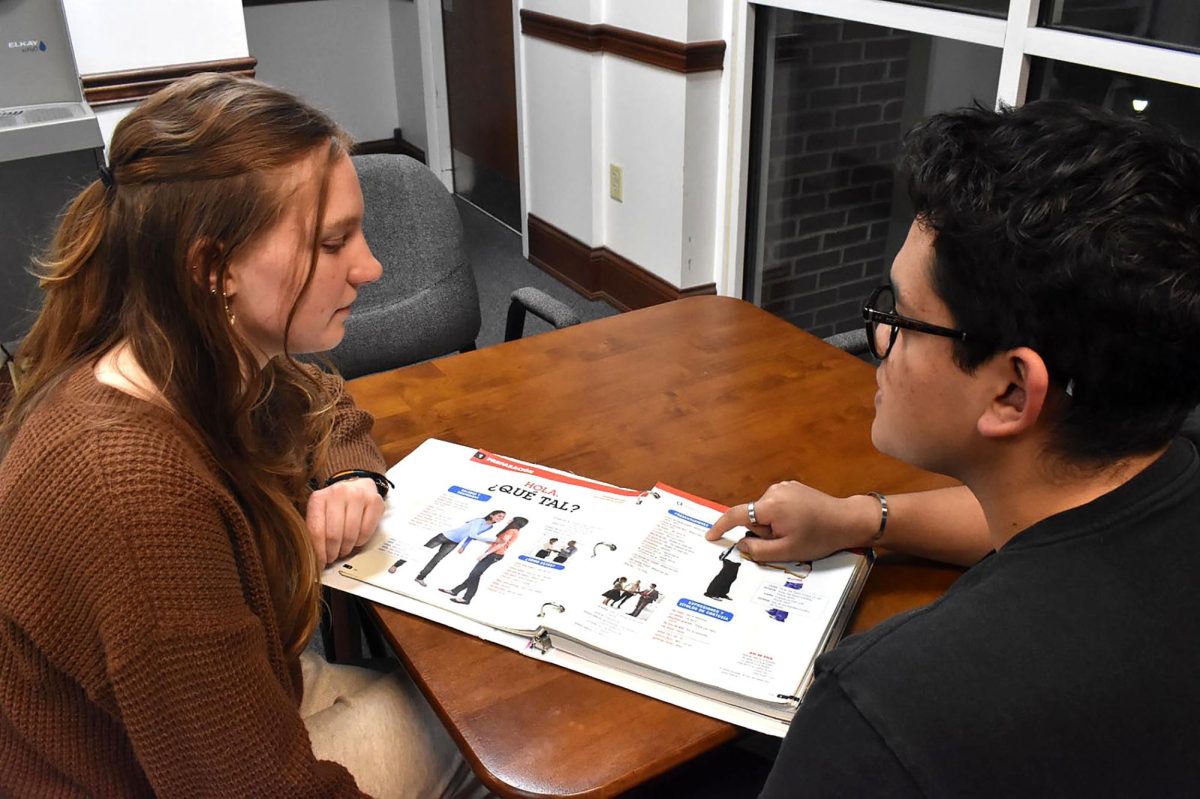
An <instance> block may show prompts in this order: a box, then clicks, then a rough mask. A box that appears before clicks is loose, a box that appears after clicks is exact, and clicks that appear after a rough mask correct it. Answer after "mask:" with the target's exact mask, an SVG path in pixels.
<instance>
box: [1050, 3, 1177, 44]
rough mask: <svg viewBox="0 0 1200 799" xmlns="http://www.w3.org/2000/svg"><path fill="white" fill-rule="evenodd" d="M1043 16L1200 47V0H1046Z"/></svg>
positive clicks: (1063, 24)
mask: <svg viewBox="0 0 1200 799" xmlns="http://www.w3.org/2000/svg"><path fill="white" fill-rule="evenodd" d="M1041 17H1042V19H1041V24H1042V25H1045V26H1047V27H1051V28H1065V29H1068V30H1075V31H1079V32H1085V33H1101V34H1107V35H1108V36H1110V37H1112V38H1114V39H1129V40H1131V41H1136V42H1149V43H1156V44H1167V45H1174V46H1176V47H1178V48H1181V49H1186V50H1198V49H1200V2H1196V0H1043V2H1042V11H1041Z"/></svg>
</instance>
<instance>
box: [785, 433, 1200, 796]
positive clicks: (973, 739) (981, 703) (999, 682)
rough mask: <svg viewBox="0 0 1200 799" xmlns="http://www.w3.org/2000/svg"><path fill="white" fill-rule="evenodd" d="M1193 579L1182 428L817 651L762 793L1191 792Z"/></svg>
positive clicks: (1197, 503)
mask: <svg viewBox="0 0 1200 799" xmlns="http://www.w3.org/2000/svg"><path fill="white" fill-rule="evenodd" d="M1198 578H1200V457H1198V456H1197V452H1196V448H1195V446H1194V445H1193V443H1192V442H1191V441H1189V440H1187V439H1183V438H1179V439H1176V440H1175V441H1174V442H1173V443H1172V444H1171V446H1170V447H1169V448H1168V450H1167V451H1166V453H1165V454H1164V455H1163V456H1162V457H1161V458H1159V459H1158V460H1157V461H1156V462H1155V463H1153V464H1152V465H1150V466H1149V467H1148V468H1146V469H1145V470H1144V471H1143V472H1142V473H1141V474H1139V475H1137V476H1136V477H1134V478H1133V479H1132V480H1130V481H1129V482H1127V483H1125V484H1124V485H1122V486H1120V487H1119V488H1117V489H1115V490H1114V491H1112V492H1110V493H1108V494H1106V495H1104V496H1102V497H1100V498H1098V499H1096V500H1095V501H1093V502H1090V503H1088V504H1087V505H1084V506H1082V507H1079V508H1074V509H1072V510H1069V511H1065V512H1063V513H1060V514H1057V515H1055V516H1052V517H1050V518H1048V519H1045V520H1043V521H1041V522H1039V523H1038V524H1036V525H1034V526H1032V527H1030V528H1028V529H1027V530H1024V531H1022V532H1021V533H1020V534H1018V535H1017V536H1016V537H1014V538H1013V539H1012V540H1011V541H1010V542H1009V543H1008V544H1006V545H1005V546H1004V547H1003V548H1002V549H1001V550H1000V551H999V552H997V553H994V554H992V555H990V556H988V557H987V558H985V559H984V560H982V561H981V562H980V563H978V564H977V565H975V566H974V567H972V568H971V569H970V570H968V571H967V572H966V573H965V574H964V575H963V576H962V577H961V578H959V580H958V581H957V582H956V583H955V584H954V585H953V586H952V587H951V588H950V590H949V591H947V592H946V594H945V595H944V596H943V597H941V598H940V599H939V600H937V601H936V602H934V603H933V604H932V605H930V606H928V607H926V608H922V609H920V610H916V611H913V612H911V613H907V614H904V615H902V616H898V617H896V618H894V619H891V620H889V621H887V622H885V623H883V624H881V625H879V626H877V627H876V628H874V629H872V630H870V631H869V632H867V633H864V634H862V635H858V636H854V637H852V638H848V639H846V641H844V642H843V643H842V645H841V646H839V647H838V648H837V649H836V650H834V651H833V652H831V653H829V654H828V655H825V656H824V657H822V658H821V659H820V660H819V661H818V663H817V677H816V680H815V682H814V683H813V685H812V687H811V689H810V690H809V692H808V695H807V697H806V699H805V701H804V704H803V706H802V707H801V708H800V711H799V712H798V713H797V714H796V718H795V720H794V721H793V723H792V726H791V729H790V731H789V732H788V735H787V738H786V739H785V740H784V743H783V746H782V749H781V750H780V753H779V758H778V760H777V761H776V763H775V767H774V770H773V771H772V773H771V776H770V778H769V779H768V780H767V784H766V787H765V788H764V789H763V794H762V795H763V797H769V798H770V799H774V797H784V796H803V797H806V799H807V798H808V797H822V796H870V797H884V796H937V797H942V796H945V797H980V796H1020V797H1030V796H1125V797H1128V796H1155V797H1160V796H1181V795H1188V796H1197V795H1200V590H1198V589H1197V586H1196V582H1197V579H1198Z"/></svg>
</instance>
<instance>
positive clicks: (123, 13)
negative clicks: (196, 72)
mask: <svg viewBox="0 0 1200 799" xmlns="http://www.w3.org/2000/svg"><path fill="white" fill-rule="evenodd" d="M63 7H64V8H65V10H66V13H67V24H68V26H69V27H70V29H71V46H72V48H73V49H74V50H75V61H76V63H77V64H78V65H79V73H80V74H81V75H87V74H90V73H93V72H117V71H119V70H126V69H141V68H143V67H160V66H165V65H168V64H189V63H192V62H195V61H216V60H218V59H224V58H244V57H245V56H246V52H247V51H246V29H245V27H244V25H243V24H242V4H241V0H121V2H119V3H103V2H96V0H63Z"/></svg>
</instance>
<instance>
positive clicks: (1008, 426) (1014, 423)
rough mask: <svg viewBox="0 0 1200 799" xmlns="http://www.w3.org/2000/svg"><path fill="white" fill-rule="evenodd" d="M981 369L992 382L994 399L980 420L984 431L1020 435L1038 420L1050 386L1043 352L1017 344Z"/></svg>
mask: <svg viewBox="0 0 1200 799" xmlns="http://www.w3.org/2000/svg"><path fill="white" fill-rule="evenodd" d="M980 372H982V373H983V376H984V377H985V378H990V382H991V385H992V396H991V399H990V401H989V402H988V405H987V407H986V408H985V409H984V412H983V414H982V415H980V417H979V421H978V423H977V428H978V430H979V433H980V435H982V436H985V437H987V438H1004V437H1009V436H1016V435H1020V434H1021V433H1024V432H1025V431H1027V430H1029V429H1030V428H1032V427H1033V426H1034V425H1035V424H1037V421H1038V419H1039V418H1040V417H1041V415H1042V409H1043V408H1044V407H1045V404H1046V395H1047V393H1048V392H1049V390H1050V373H1049V372H1048V371H1047V369H1046V363H1045V361H1043V360H1042V356H1040V355H1038V354H1037V353H1036V352H1034V351H1033V350H1031V349H1030V348H1029V347H1017V348H1016V349H1012V350H1009V351H1008V352H1004V353H1001V354H999V355H997V356H996V357H994V358H992V359H991V361H989V362H988V363H987V364H985V365H983V366H981V367H980Z"/></svg>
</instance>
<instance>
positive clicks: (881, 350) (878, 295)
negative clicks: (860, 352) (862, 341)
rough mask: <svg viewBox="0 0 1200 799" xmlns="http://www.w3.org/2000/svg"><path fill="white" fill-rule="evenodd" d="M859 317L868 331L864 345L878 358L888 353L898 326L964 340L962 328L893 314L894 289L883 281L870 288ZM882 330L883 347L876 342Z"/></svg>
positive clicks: (898, 331) (896, 334)
mask: <svg viewBox="0 0 1200 799" xmlns="http://www.w3.org/2000/svg"><path fill="white" fill-rule="evenodd" d="M862 316H863V325H864V326H865V327H866V330H867V346H869V347H870V348H871V354H872V355H874V356H875V357H876V358H877V359H879V360H881V361H882V360H883V359H884V358H886V357H887V356H888V355H890V354H891V352H892V347H893V346H895V344H896V337H897V336H899V335H900V329H901V328H903V329H905V330H915V331H916V332H918V333H929V334H930V335H932V336H945V337H946V338H953V339H957V340H959V341H966V340H967V334H966V333H965V332H963V331H962V330H955V329H954V328H950V327H942V326H941V325H931V324H929V323H928V322H922V321H920V320H917V319H909V318H908V317H907V316H902V315H900V314H898V313H896V290H895V289H893V288H892V287H891V286H889V285H886V284H885V285H882V286H880V287H879V288H877V289H875V290H874V291H872V292H871V295H870V296H869V297H867V299H866V300H864V301H863V307H862ZM881 327H882V328H883V330H882V331H881V330H880V328H881ZM881 333H882V334H883V335H886V336H887V344H886V345H884V346H883V347H880V341H879V336H880V334H881Z"/></svg>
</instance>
